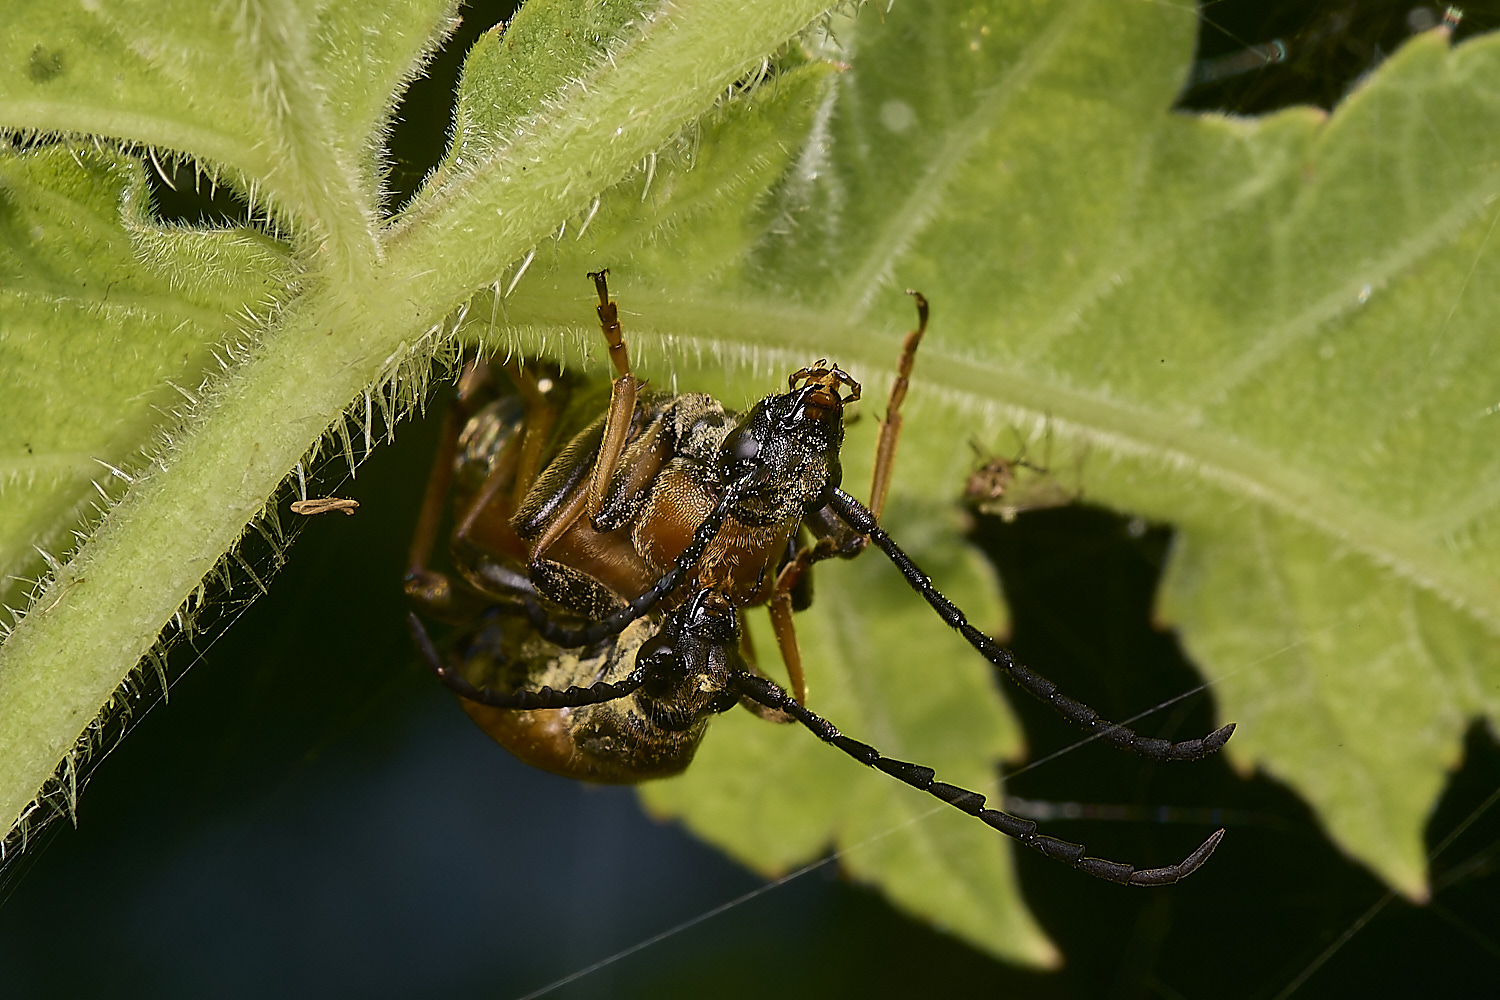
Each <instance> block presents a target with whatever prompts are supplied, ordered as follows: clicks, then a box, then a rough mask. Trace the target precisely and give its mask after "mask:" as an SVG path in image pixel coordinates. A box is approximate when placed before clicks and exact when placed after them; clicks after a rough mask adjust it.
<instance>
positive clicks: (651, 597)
mask: <svg viewBox="0 0 1500 1000" xmlns="http://www.w3.org/2000/svg"><path fill="white" fill-rule="evenodd" d="M764 478H765V470H763V469H756V470H755V471H754V472H752V473H750V474H749V475H747V476H744V477H743V478H741V479H737V480H735V481H734V482H733V483H732V484H730V486H729V488H728V489H727V490H725V491H724V497H723V499H721V500H720V501H719V505H718V506H717V507H715V508H714V510H713V513H711V514H709V515H708V516H707V517H705V518H704V519H703V522H702V523H701V524H699V525H698V530H697V531H695V532H694V533H693V542H692V544H691V545H689V546H688V547H687V548H685V549H683V550H682V555H680V556H678V557H677V561H676V562H674V563H673V564H672V568H671V569H669V570H667V572H666V573H665V574H664V575H663V576H662V577H661V579H659V580H657V581H656V583H654V584H652V585H651V587H650V588H649V589H648V590H646V592H645V593H643V594H641V595H640V596H639V597H637V598H635V600H633V601H631V602H630V603H629V604H627V605H625V607H623V608H621V609H620V610H619V611H616V612H615V613H614V614H612V615H610V616H609V617H608V618H605V619H602V620H600V621H597V622H595V623H594V624H592V625H585V626H584V627H582V628H576V629H570V628H564V627H563V626H561V625H558V624H557V623H556V622H554V621H552V620H551V619H550V618H548V617H547V613H546V612H545V611H543V610H542V608H541V606H540V605H538V604H537V603H536V601H534V600H532V599H531V598H530V597H529V596H528V597H527V598H526V617H527V618H528V619H530V621H531V626H532V627H533V628H535V629H536V630H537V633H538V634H539V635H541V637H542V638H544V639H546V640H547V641H548V642H551V643H555V644H557V645H559V646H562V647H564V648H566V649H576V648H578V647H579V646H592V645H593V644H594V643H596V642H598V641H599V640H601V639H607V638H609V637H610V636H612V635H619V634H620V632H621V631H622V630H624V628H625V627H626V626H627V625H629V624H630V623H631V622H633V621H635V620H636V619H637V618H640V617H641V616H643V615H646V614H649V613H650V611H651V609H652V608H654V607H656V606H657V605H658V604H660V603H661V600H662V598H664V597H666V596H667V595H668V594H670V593H671V592H672V591H674V590H676V589H677V587H678V585H679V584H681V583H682V578H683V577H684V576H686V575H687V573H688V570H690V569H692V568H693V565H694V564H695V563H697V561H698V560H699V559H700V558H701V557H702V556H703V552H704V550H705V549H707V548H708V546H709V543H710V542H712V541H713V540H714V537H715V536H716V535H718V533H719V529H720V528H722V527H723V526H724V519H725V518H727V517H728V516H729V512H730V510H732V509H733V508H734V506H735V504H737V503H739V501H740V498H741V497H742V496H744V494H745V491H746V490H748V489H750V488H751V487H752V486H756V485H759V484H760V482H761V480H763V479H764Z"/></svg>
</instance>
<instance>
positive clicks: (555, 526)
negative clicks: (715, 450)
mask: <svg viewBox="0 0 1500 1000" xmlns="http://www.w3.org/2000/svg"><path fill="white" fill-rule="evenodd" d="M608 274H609V271H608V269H606V270H603V271H591V272H589V275H588V276H589V277H590V278H593V279H594V288H595V289H596V290H598V292H599V306H598V310H599V329H600V330H601V331H602V332H603V334H604V340H605V342H606V343H607V344H608V345H609V357H610V360H611V361H613V362H614V365H615V370H616V371H618V372H619V373H620V376H619V378H617V379H615V380H614V381H613V382H612V383H611V384H610V388H609V413H608V415H607V416H606V417H605V420H604V436H603V437H602V438H601V439H600V441H599V455H598V457H597V458H596V459H595V461H594V472H593V476H592V477H591V478H590V480H589V489H588V502H587V503H579V502H576V501H575V502H571V503H569V504H568V506H567V507H566V508H565V509H564V510H563V511H561V512H560V513H559V515H558V516H557V517H556V518H554V519H553V520H552V523H550V524H549V525H547V530H546V531H544V532H542V534H541V536H540V537H539V538H537V540H536V542H535V543H534V544H533V545H532V547H531V555H530V558H531V561H532V562H536V561H537V560H538V559H540V558H541V557H542V555H543V554H544V553H545V552H546V551H547V549H548V548H550V547H551V545H552V543H553V542H555V541H557V540H558V539H559V538H561V537H562V536H563V534H564V533H565V532H566V531H567V530H568V529H569V528H571V527H572V526H573V522H574V521H576V520H578V518H579V517H580V516H581V515H582V514H583V513H584V512H585V511H587V512H588V514H589V516H590V517H592V516H593V515H594V514H595V513H597V512H598V510H599V507H600V505H601V504H602V503H603V502H604V497H605V494H606V493H607V492H608V491H609V486H610V482H611V481H612V480H613V479H614V475H615V469H616V467H617V466H618V465H619V464H620V455H621V454H622V453H623V452H624V451H625V444H626V442H627V440H628V439H629V437H630V425H631V423H632V422H634V420H635V403H636V399H637V397H638V396H639V395H640V389H641V385H642V382H641V380H640V379H638V378H636V377H635V376H634V375H633V374H631V372H630V351H629V348H628V347H627V346H626V344H625V338H624V337H623V336H622V335H621V333H620V320H619V313H618V310H617V309H616V307H615V304H614V302H612V301H610V298H609V285H608V283H607V282H606V280H605V278H606V276H607V275H608Z"/></svg>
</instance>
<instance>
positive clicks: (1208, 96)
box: [1177, 0, 1500, 115]
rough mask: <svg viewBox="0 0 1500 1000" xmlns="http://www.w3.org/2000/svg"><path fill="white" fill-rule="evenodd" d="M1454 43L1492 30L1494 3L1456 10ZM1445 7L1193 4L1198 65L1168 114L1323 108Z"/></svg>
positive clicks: (1261, 0)
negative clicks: (1176, 110) (1458, 13)
mask: <svg viewBox="0 0 1500 1000" xmlns="http://www.w3.org/2000/svg"><path fill="white" fill-rule="evenodd" d="M1455 6H1456V7H1457V8H1458V9H1460V10H1461V11H1462V15H1463V16H1462V19H1461V20H1460V21H1459V23H1458V27H1457V28H1456V29H1455V31H1454V33H1453V41H1454V43H1455V44H1457V43H1458V42H1461V41H1463V40H1464V39H1465V38H1469V37H1471V36H1473V35H1476V34H1480V33H1482V32H1486V31H1492V30H1494V28H1495V27H1496V26H1497V25H1500V3H1496V2H1495V0H1483V2H1480V3H1465V4H1456V5H1455ZM1446 10H1447V6H1446V5H1445V4H1442V3H1426V4H1421V3H1412V2H1410V0H1219V2H1213V0H1210V2H1206V3H1201V4H1200V5H1199V32H1198V53H1197V61H1196V63H1195V64H1194V67H1193V71H1192V75H1191V77H1190V78H1189V80H1188V81H1187V85H1186V86H1185V87H1184V88H1183V93H1182V95H1181V96H1180V97H1179V98H1178V104H1177V106H1178V107H1179V108H1182V109H1184V110H1193V111H1228V112H1232V113H1234V114H1241V115H1256V114H1265V113H1267V112H1270V111H1275V110H1277V109H1278V108H1284V107H1287V106H1289V105H1293V104H1315V105H1317V106H1318V107H1321V108H1324V109H1331V108H1332V107H1333V106H1334V105H1335V104H1337V103H1338V102H1339V101H1340V100H1341V99H1342V98H1343V97H1344V95H1345V94H1347V93H1348V92H1349V91H1350V90H1351V89H1352V88H1353V87H1354V86H1356V85H1357V84H1358V82H1359V80H1360V79H1361V78H1362V77H1363V76H1364V75H1365V74H1367V73H1369V72H1370V71H1371V70H1373V69H1374V68H1375V67H1376V66H1378V65H1380V64H1381V63H1382V62H1384V61H1385V59H1386V57H1387V56H1389V55H1390V54H1391V53H1392V52H1394V51H1395V50H1396V49H1397V48H1399V47H1400V46H1401V43H1402V42H1404V41H1406V39H1408V38H1410V37H1411V36H1412V34H1414V33H1415V32H1419V31H1428V30H1431V29H1432V28H1435V27H1437V26H1438V25H1439V24H1440V23H1442V20H1443V15H1444V12H1445V11H1446Z"/></svg>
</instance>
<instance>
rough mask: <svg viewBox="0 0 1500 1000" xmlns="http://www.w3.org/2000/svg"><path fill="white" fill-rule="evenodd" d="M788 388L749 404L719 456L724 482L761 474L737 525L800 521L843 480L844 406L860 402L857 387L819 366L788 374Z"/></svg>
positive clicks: (829, 367) (840, 373) (834, 367)
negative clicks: (756, 521) (742, 523)
mask: <svg viewBox="0 0 1500 1000" xmlns="http://www.w3.org/2000/svg"><path fill="white" fill-rule="evenodd" d="M787 386H788V388H787V391H786V392H784V393H780V394H778V395H775V396H767V397H766V398H765V399H762V400H761V401H760V402H759V403H756V404H755V406H754V407H752V408H751V409H750V411H749V412H748V413H746V414H745V415H744V417H742V418H741V420H740V422H739V423H738V424H737V425H736V426H735V427H734V429H733V430H731V431H730V432H729V434H728V436H726V437H725V438H724V443H723V444H722V445H721V446H720V448H719V458H718V463H719V472H720V475H721V476H722V477H723V478H724V479H725V481H732V480H735V479H740V478H742V477H743V476H745V475H747V474H750V473H752V472H756V471H760V472H762V476H761V480H762V481H763V482H764V483H765V486H764V487H762V488H761V489H760V490H759V491H758V492H757V493H756V494H755V495H754V496H752V497H750V498H747V500H746V501H745V502H744V503H743V504H741V508H740V510H738V511H737V512H736V517H738V518H739V519H740V520H741V521H750V520H752V519H755V520H760V521H763V522H769V521H774V520H782V519H786V518H795V519H799V520H800V519H801V518H802V517H803V516H805V515H806V514H807V513H809V512H811V511H814V510H817V509H819V508H820V507H822V506H824V505H825V504H826V503H827V502H828V498H829V496H830V494H831V493H832V492H833V490H835V489H837V488H838V486H839V484H840V482H841V481H842V479H843V469H842V467H841V466H840V464H839V448H840V447H841V446H842V445H843V443H844V420H843V418H844V406H845V404H847V403H852V402H854V401H855V400H856V399H858V398H859V383H858V382H856V381H854V379H852V378H851V377H850V376H849V373H848V372H845V371H844V370H843V369H841V368H839V366H838V365H829V364H828V362H827V361H818V362H817V363H816V364H814V365H812V366H811V367H809V368H803V369H801V370H800V371H798V372H795V373H794V374H793V375H792V376H791V378H789V379H788V380H787ZM844 389H847V390H849V391H848V394H847V395H845V394H844V393H843V390H844Z"/></svg>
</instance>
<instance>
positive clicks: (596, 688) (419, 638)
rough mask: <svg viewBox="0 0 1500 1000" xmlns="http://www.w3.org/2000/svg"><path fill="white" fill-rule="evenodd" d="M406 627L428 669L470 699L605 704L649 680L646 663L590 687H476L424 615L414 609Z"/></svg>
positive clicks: (534, 705) (516, 705)
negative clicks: (445, 654)
mask: <svg viewBox="0 0 1500 1000" xmlns="http://www.w3.org/2000/svg"><path fill="white" fill-rule="evenodd" d="M406 627H407V628H408V629H409V630H410V631H411V638H412V641H413V642H414V643H416V646H417V652H418V653H419V654H421V657H422V662H423V663H425V664H426V665H427V669H428V670H431V671H432V672H433V674H435V675H436V676H437V679H438V680H440V681H442V682H443V683H444V684H445V685H447V687H448V689H449V690H451V691H452V692H453V693H454V694H456V695H458V696H459V697H460V698H467V699H468V700H469V701H477V702H479V703H480V704H481V705H490V706H493V707H494V708H513V709H517V710H520V711H529V710H533V709H538V708H581V707H583V706H584V705H602V704H603V703H604V702H607V701H617V700H619V699H620V698H625V697H628V696H630V695H632V694H634V693H635V692H636V690H637V689H638V688H640V686H641V685H642V684H644V683H646V667H645V666H644V665H643V666H639V667H636V668H635V669H634V670H632V671H631V672H630V674H629V675H628V676H627V677H626V678H625V679H624V680H623V681H618V682H616V683H613V684H608V683H605V682H603V681H600V682H599V683H597V684H590V685H589V686H588V687H578V686H577V685H574V686H573V687H570V688H567V689H566V690H563V691H557V690H554V689H553V688H550V687H541V688H538V689H537V690H535V691H512V692H511V693H510V694H505V693H503V692H500V691H496V690H494V689H493V688H487V687H475V686H474V685H473V684H471V683H470V682H469V681H468V679H467V678H465V677H464V676H463V675H462V674H460V673H459V672H458V670H457V669H456V668H455V667H454V666H453V664H451V663H448V662H446V661H445V660H444V659H443V658H442V656H440V655H439V654H438V651H437V647H436V646H434V645H433V644H432V637H431V636H429V635H428V634H427V629H426V627H425V626H423V624H422V619H420V618H418V617H417V616H416V614H414V613H413V612H407V614H406Z"/></svg>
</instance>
